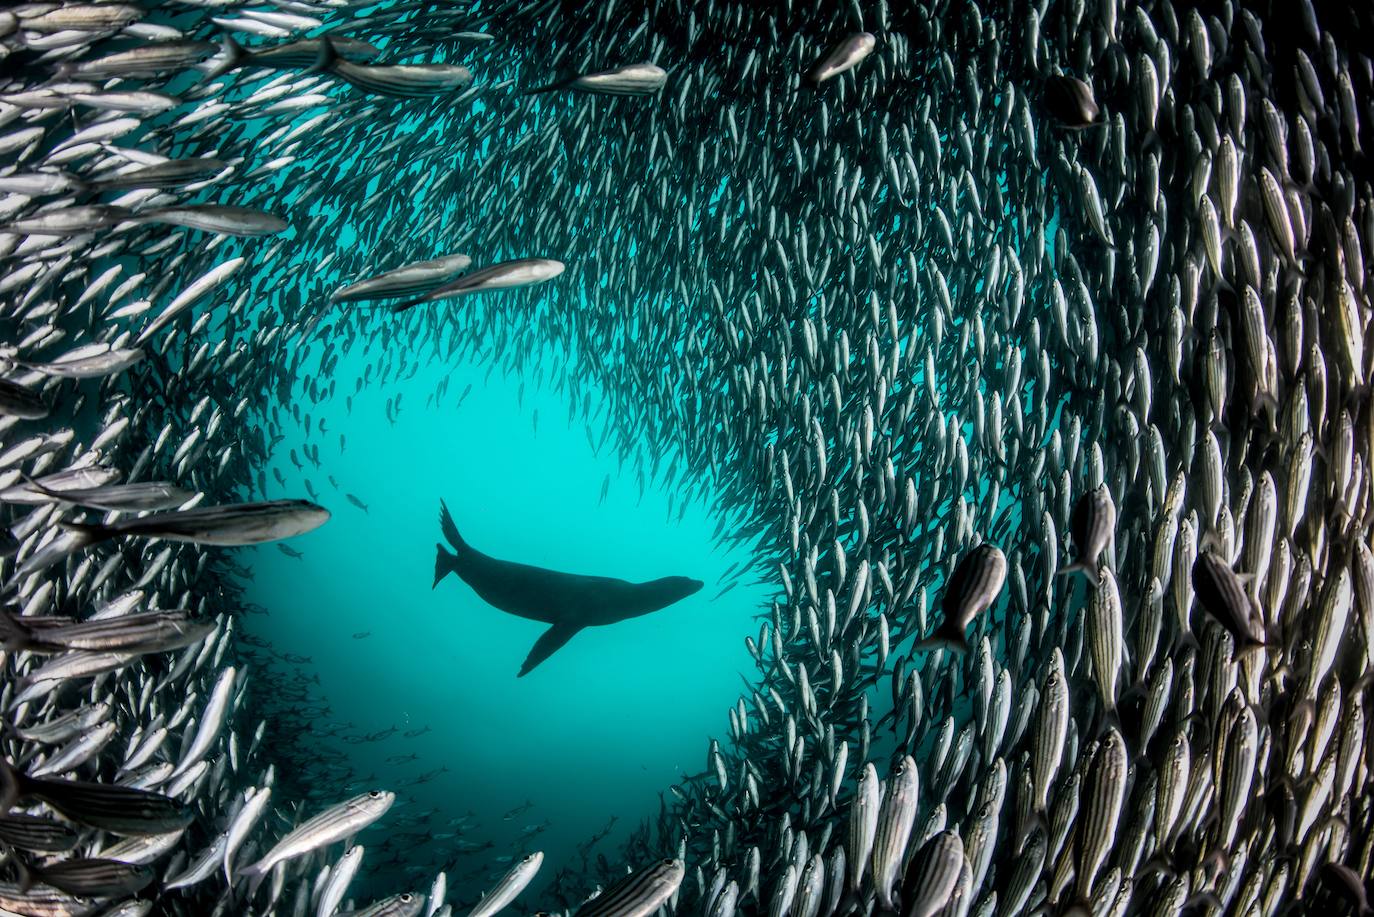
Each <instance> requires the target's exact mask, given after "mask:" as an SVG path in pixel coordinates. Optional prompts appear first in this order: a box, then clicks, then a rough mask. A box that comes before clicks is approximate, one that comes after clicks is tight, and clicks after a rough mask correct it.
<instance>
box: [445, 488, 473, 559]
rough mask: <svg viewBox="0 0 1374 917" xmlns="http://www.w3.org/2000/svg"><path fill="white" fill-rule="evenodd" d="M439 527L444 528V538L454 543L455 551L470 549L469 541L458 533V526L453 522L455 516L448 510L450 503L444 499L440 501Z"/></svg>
mask: <svg viewBox="0 0 1374 917" xmlns="http://www.w3.org/2000/svg"><path fill="white" fill-rule="evenodd" d="M439 527H440V528H441V529H443V530H444V538H445V539H446V540H447V541H448V543H449V544H451V545H453V549H454V550H455V551H466V550H467V549H468V543H467V542H466V541H464V540H463V536H462V535H459V534H458V526H456V525H454V524H453V516H452V514H450V513H449V511H448V504H447V503H445V502H444V501H443V500H440V501H439Z"/></svg>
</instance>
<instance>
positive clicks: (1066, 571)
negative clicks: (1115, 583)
mask: <svg viewBox="0 0 1374 917" xmlns="http://www.w3.org/2000/svg"><path fill="white" fill-rule="evenodd" d="M1075 573H1078V574H1081V575H1082V576H1083V578H1084V579H1086V580H1087V581H1088V582H1089V583H1092V584H1093V585H1094V586H1096V585H1097V583H1098V577H1097V569H1096V568H1095V567H1093V565H1092V564H1090V563H1088V562H1087V561H1085V560H1080V561H1078V562H1076V563H1072V564H1069V565H1068V566H1067V567H1062V568H1060V570H1059V571H1058V572H1057V573H1055V576H1071V575H1073V574H1075Z"/></svg>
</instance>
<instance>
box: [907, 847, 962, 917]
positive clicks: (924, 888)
mask: <svg viewBox="0 0 1374 917" xmlns="http://www.w3.org/2000/svg"><path fill="white" fill-rule="evenodd" d="M968 868H969V867H968V858H967V857H965V856H964V842H963V840H962V839H961V838H960V837H959V832H958V831H955V830H953V829H950V830H948V831H941V832H940V833H939V834H937V835H935V836H934V837H932V838H931V839H930V840H929V841H927V842H926V844H925V846H924V847H922V848H921V850H920V851H919V852H918V853H917V854H916V857H915V858H914V859H913V860H912V863H911V866H910V867H908V869H907V871H906V876H905V878H904V879H903V881H902V914H903V917H933V915H935V914H938V913H939V912H940V911H941V910H943V909H944V907H945V905H947V904H949V903H950V898H951V897H953V895H954V892H955V889H956V888H957V887H958V885H959V879H960V876H961V875H962V874H963V872H964V871H965V870H966V869H968Z"/></svg>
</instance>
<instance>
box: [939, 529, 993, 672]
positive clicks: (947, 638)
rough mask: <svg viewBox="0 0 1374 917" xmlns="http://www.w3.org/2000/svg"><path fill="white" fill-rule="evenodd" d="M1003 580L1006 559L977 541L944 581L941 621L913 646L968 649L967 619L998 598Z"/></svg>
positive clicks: (991, 546)
mask: <svg viewBox="0 0 1374 917" xmlns="http://www.w3.org/2000/svg"><path fill="white" fill-rule="evenodd" d="M1006 579H1007V558H1006V555H1005V554H1003V553H1002V552H1001V551H1000V550H999V549H998V548H996V547H995V546H993V545H990V544H980V545H979V546H978V547H976V548H974V549H973V550H971V551H969V552H968V553H967V554H965V555H964V557H963V559H962V560H960V561H959V564H958V566H956V567H955V568H954V572H953V573H952V574H950V577H949V580H948V582H946V583H945V592H944V598H943V600H942V601H941V603H940V610H941V611H942V612H943V613H944V620H943V621H941V622H940V625H939V626H938V627H937V628H936V630H935V633H933V634H932V635H931V636H929V637H927V638H926V639H924V640H922V641H920V642H919V643H917V644H916V649H918V650H922V649H934V648H936V647H947V648H950V649H954V650H957V651H959V652H961V653H966V652H968V639H967V637H966V636H965V634H964V631H965V629H966V628H967V627H968V625H969V622H970V621H972V620H973V619H974V618H976V617H977V616H978V615H979V614H981V613H982V612H983V611H985V610H986V609H987V608H988V607H989V606H991V605H992V603H993V602H995V601H997V596H998V595H999V594H1000V593H1001V591H1002V585H1003V584H1004V583H1005V582H1006Z"/></svg>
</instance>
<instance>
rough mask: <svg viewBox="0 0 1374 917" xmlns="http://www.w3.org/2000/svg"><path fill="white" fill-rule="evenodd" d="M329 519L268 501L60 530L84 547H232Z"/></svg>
mask: <svg viewBox="0 0 1374 917" xmlns="http://www.w3.org/2000/svg"><path fill="white" fill-rule="evenodd" d="M328 519H329V510H327V509H325V508H324V507H322V506H318V505H316V504H314V503H310V502H307V501H305V500H269V501H267V502H264V503H237V504H230V505H225V506H198V507H196V508H195V509H183V510H174V511H172V512H169V513H154V514H152V515H150V516H140V517H138V518H136V519H119V520H116V521H115V522H111V523H109V524H108V525H105V524H99V523H75V522H68V523H63V525H64V526H66V527H67V528H68V529H70V530H71V531H74V532H77V533H79V534H80V535H81V536H83V538H84V541H85V544H86V545H88V546H89V545H93V544H99V543H100V542H102V541H109V540H110V539H112V538H125V537H131V538H162V539H165V540H167V541H183V542H188V543H190V544H203V545H218V546H220V547H236V546H240V545H248V544H262V543H264V542H268V541H277V540H278V539H281V538H290V537H292V536H294V535H301V534H304V533H305V532H309V531H311V530H313V529H317V528H319V527H320V526H322V525H324V523H325V522H327V521H328Z"/></svg>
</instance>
